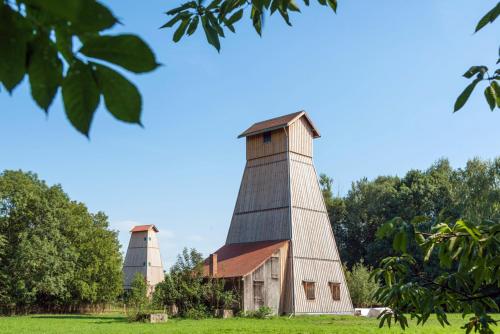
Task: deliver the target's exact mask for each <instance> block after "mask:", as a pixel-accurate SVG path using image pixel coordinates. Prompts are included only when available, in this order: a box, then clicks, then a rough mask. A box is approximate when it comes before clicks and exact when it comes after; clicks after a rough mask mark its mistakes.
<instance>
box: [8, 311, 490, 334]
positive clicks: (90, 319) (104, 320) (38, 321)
mask: <svg viewBox="0 0 500 334" xmlns="http://www.w3.org/2000/svg"><path fill="white" fill-rule="evenodd" d="M495 318H499V316H498V315H497V316H496V317H495ZM449 320H450V323H451V324H452V326H447V327H445V328H443V327H441V325H439V323H438V322H437V321H436V320H435V319H434V318H431V319H430V320H429V321H428V323H427V324H426V325H425V326H424V327H422V326H416V322H414V321H412V322H411V324H410V328H409V329H407V330H406V331H405V332H404V333H409V334H420V333H421V334H436V333H451V334H453V333H460V334H462V333H464V330H463V329H460V326H462V325H463V323H464V321H463V320H462V318H461V316H460V315H458V314H451V315H450V316H449ZM496 330H497V332H499V333H500V331H499V330H498V329H497V328H496ZM0 333H1V334H27V333H40V334H42V333H44V334H49V333H50V334H52V333H54V334H84V333H85V334H98V333H99V334H101V333H102V334H104V333H106V334H115V333H116V334H131V333H137V334H139V333H140V334H156V333H162V334H168V333H172V334H174V333H175V334H177V333H178V334H184V333H185V334H198V333H304V334H305V333H311V334H312V333H338V334H365V333H368V334H369V333H377V334H385V333H403V331H402V330H401V328H399V326H397V327H394V326H393V327H392V328H391V329H389V328H382V329H379V328H378V320H377V319H367V318H362V317H354V316H326V315H322V316H297V317H292V318H288V317H276V318H272V319H247V318H233V319H204V320H183V319H170V320H169V321H168V322H167V323H163V324H146V323H129V322H128V321H127V318H126V317H125V316H124V315H122V314H116V313H115V314H104V315H31V316H14V317H0Z"/></svg>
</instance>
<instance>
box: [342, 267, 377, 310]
mask: <svg viewBox="0 0 500 334" xmlns="http://www.w3.org/2000/svg"><path fill="white" fill-rule="evenodd" d="M371 273H372V268H371V267H368V266H366V265H365V264H364V263H363V261H360V262H359V263H356V264H355V265H354V266H352V269H351V270H346V271H345V279H346V283H347V287H348V288H349V294H350V296H351V300H352V303H353V304H354V306H355V307H372V306H373V305H376V304H377V300H376V299H375V297H374V296H375V292H376V291H377V289H378V288H379V285H378V283H377V281H375V280H373V279H372V278H371V277H370V274H371Z"/></svg>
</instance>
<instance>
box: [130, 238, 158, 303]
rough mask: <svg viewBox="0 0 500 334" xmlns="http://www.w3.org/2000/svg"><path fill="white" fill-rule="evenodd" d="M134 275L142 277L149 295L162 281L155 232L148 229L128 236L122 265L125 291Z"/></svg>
mask: <svg viewBox="0 0 500 334" xmlns="http://www.w3.org/2000/svg"><path fill="white" fill-rule="evenodd" d="M136 273H140V274H141V275H143V276H144V278H145V279H146V281H147V283H148V287H149V293H151V292H152V291H153V289H154V287H155V286H156V284H158V283H159V282H161V281H163V279H164V276H165V274H164V272H163V263H162V260H161V255H160V247H159V243H158V238H157V236H156V232H155V231H154V230H153V229H149V230H147V231H143V232H133V233H132V234H131V235H130V241H129V246H128V249H127V254H126V256H125V261H124V264H123V276H124V283H123V286H124V288H125V289H129V288H130V286H131V283H132V280H133V279H134V276H135V274H136Z"/></svg>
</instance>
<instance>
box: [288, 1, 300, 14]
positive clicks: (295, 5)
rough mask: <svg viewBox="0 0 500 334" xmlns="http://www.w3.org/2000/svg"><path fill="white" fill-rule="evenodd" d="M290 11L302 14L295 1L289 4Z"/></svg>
mask: <svg viewBox="0 0 500 334" xmlns="http://www.w3.org/2000/svg"><path fill="white" fill-rule="evenodd" d="M288 9H290V10H291V11H292V12H300V8H299V6H298V5H297V4H296V3H295V1H294V0H290V1H289V2H288Z"/></svg>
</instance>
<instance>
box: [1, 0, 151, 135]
mask: <svg viewBox="0 0 500 334" xmlns="http://www.w3.org/2000/svg"><path fill="white" fill-rule="evenodd" d="M0 22H2V23H1V24H0V82H1V83H2V84H3V86H4V87H5V89H7V91H9V93H12V91H13V90H14V89H15V88H16V86H17V85H18V84H19V83H20V82H21V81H22V80H23V78H24V77H25V76H28V78H29V84H30V87H31V96H32V97H33V100H35V102H36V104H37V105H38V106H39V107H40V108H41V109H43V110H44V111H45V112H46V113H48V110H49V108H50V106H51V105H52V102H53V100H54V97H55V96H56V94H57V91H58V90H59V87H61V90H62V98H63V102H64V109H65V111H66V115H67V117H68V119H69V121H70V122H71V124H72V125H73V127H74V128H75V129H77V130H78V131H79V132H81V133H82V134H84V135H86V136H88V135H89V131H90V126H91V123H92V119H93V116H94V113H95V111H96V109H97V106H98V105H99V102H100V99H101V96H102V97H103V99H104V103H105V106H106V108H107V109H108V111H109V112H110V113H111V114H112V115H113V116H114V117H115V118H117V119H118V120H121V121H124V122H129V123H137V124H140V116H141V109H142V101H141V94H140V92H139V91H138V89H137V87H136V86H135V85H134V84H133V83H131V82H130V81H129V80H128V79H126V78H125V77H124V76H123V75H122V74H120V73H119V72H118V71H116V70H115V69H113V68H112V67H109V65H107V64H106V63H111V64H113V65H116V66H119V67H121V68H123V69H125V70H128V71H130V72H133V73H145V72H150V71H153V70H154V69H155V68H156V67H157V66H158V64H157V62H156V59H155V56H154V54H153V52H152V51H151V49H150V48H149V46H148V45H147V44H146V43H145V42H144V41H143V40H142V39H141V38H139V37H138V36H136V35H131V34H122V35H107V34H103V32H105V31H106V30H107V29H110V28H112V27H113V26H115V25H116V24H117V23H119V21H118V19H117V18H116V17H115V16H114V15H113V13H112V12H111V11H110V10H109V9H108V8H107V7H106V6H104V5H102V4H100V3H99V2H97V1H95V0H71V1H57V0H17V1H15V2H14V1H2V3H1V4H0Z"/></svg>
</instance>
